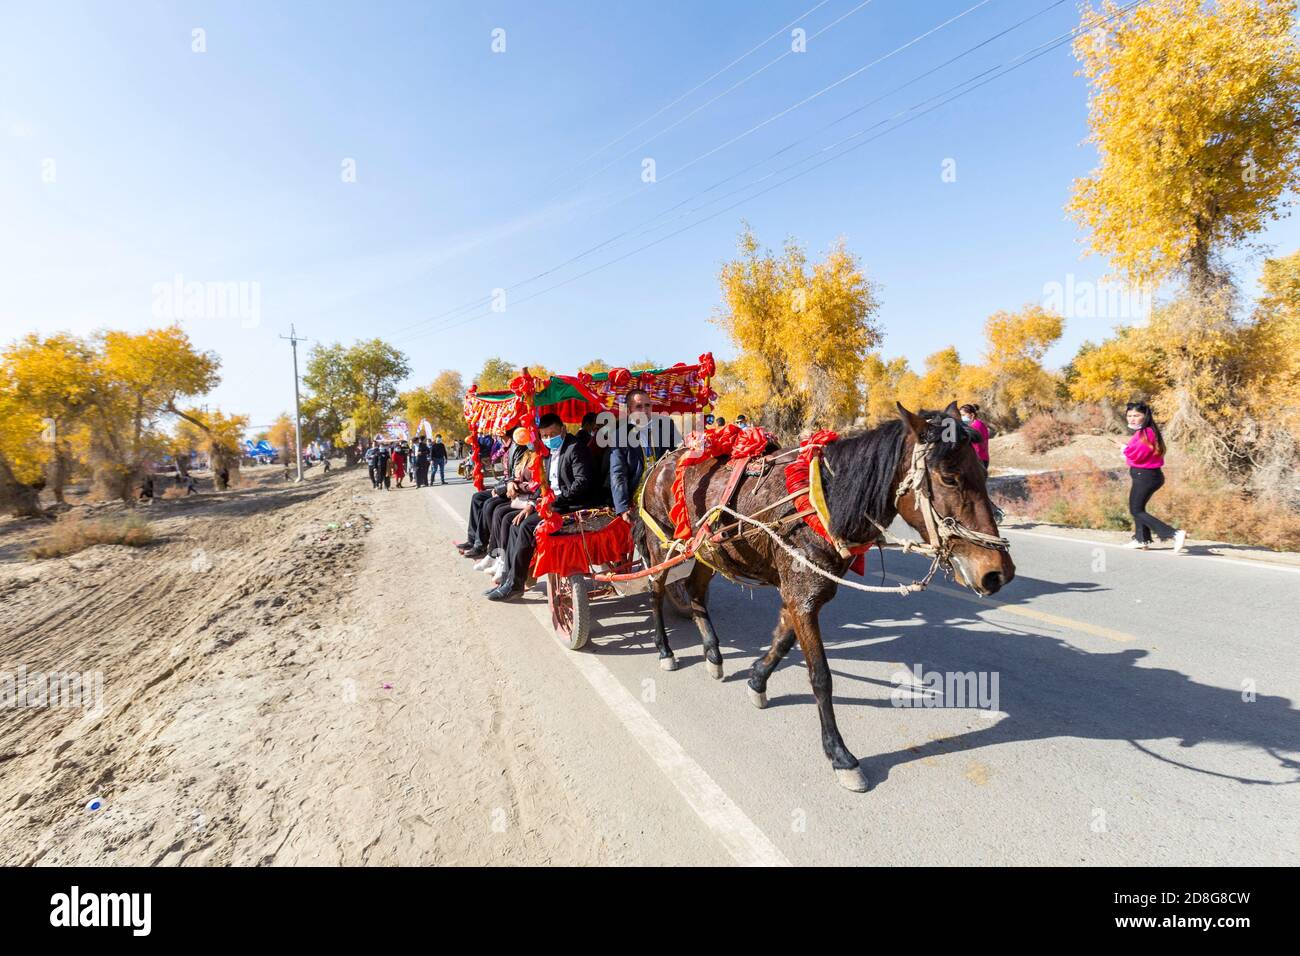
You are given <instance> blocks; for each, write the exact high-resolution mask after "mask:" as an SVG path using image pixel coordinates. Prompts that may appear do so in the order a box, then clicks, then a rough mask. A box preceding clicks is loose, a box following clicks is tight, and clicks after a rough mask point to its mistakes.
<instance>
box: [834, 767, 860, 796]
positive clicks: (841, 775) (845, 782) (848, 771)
mask: <svg viewBox="0 0 1300 956" xmlns="http://www.w3.org/2000/svg"><path fill="white" fill-rule="evenodd" d="M835 779H836V780H837V781H839V784H840V786H841V787H843V788H844V789H845V790H852V791H853V792H854V793H866V792H867V775H866V774H865V773H864V772H863V770H862V765H861V764H858V765H857V766H856V767H845V768H844V769H842V770H841V769H838V768H837V769H836V771H835Z"/></svg>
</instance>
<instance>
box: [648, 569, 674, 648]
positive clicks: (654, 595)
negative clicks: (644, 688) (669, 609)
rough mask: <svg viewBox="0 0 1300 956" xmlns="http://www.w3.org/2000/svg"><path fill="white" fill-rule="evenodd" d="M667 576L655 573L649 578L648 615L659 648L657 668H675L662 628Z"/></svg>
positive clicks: (666, 632)
mask: <svg viewBox="0 0 1300 956" xmlns="http://www.w3.org/2000/svg"><path fill="white" fill-rule="evenodd" d="M666 579H667V576H666V575H664V574H658V575H655V576H654V577H652V578H651V579H650V616H651V617H652V618H653V619H654V625H655V647H657V648H659V669H660V670H665V671H675V670H677V658H675V657H673V649H672V648H671V647H669V646H668V631H667V630H666V629H665V628H664V582H665V581H666Z"/></svg>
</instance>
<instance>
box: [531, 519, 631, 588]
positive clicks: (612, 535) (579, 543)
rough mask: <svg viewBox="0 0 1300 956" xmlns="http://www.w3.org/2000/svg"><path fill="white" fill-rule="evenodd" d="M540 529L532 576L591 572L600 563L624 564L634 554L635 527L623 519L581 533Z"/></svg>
mask: <svg viewBox="0 0 1300 956" xmlns="http://www.w3.org/2000/svg"><path fill="white" fill-rule="evenodd" d="M556 517H557V518H558V515H557V516H556ZM557 526H558V521H557ZM537 531H538V533H537V550H536V552H535V554H534V557H533V576H534V577H538V578H540V577H542V575H545V574H559V575H569V574H588V573H590V571H591V569H592V567H594V566H595V565H597V564H622V563H624V562H626V561H627V560H628V557H629V556H630V555H631V554H632V528H631V526H630V525H629V524H628V523H627V522H626V521H624V520H623V519H622V518H615V519H614V520H613V521H611V522H610V523H609V524H607V525H606V526H605V527H603V528H601V529H600V530H599V531H587V532H584V533H582V534H553V533H549V532H548V533H546V534H543V533H542V530H541V528H540V527H539V528H538V529H537Z"/></svg>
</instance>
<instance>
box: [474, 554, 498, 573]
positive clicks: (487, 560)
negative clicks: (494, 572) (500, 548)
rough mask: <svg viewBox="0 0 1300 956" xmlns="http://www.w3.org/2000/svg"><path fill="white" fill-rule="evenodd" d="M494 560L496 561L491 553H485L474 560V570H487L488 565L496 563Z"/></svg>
mask: <svg viewBox="0 0 1300 956" xmlns="http://www.w3.org/2000/svg"><path fill="white" fill-rule="evenodd" d="M496 562H497V559H496V558H494V557H493V556H492V555H490V554H489V555H487V556H486V557H484V558H482V559H480V560H479V561H477V562H475V564H474V570H475V571H486V570H488V569H489V568H490V567H492V565H494V564H496Z"/></svg>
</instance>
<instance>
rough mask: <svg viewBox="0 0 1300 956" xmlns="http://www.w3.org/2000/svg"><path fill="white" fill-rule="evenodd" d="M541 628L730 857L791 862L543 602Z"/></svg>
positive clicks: (538, 613)
mask: <svg viewBox="0 0 1300 956" xmlns="http://www.w3.org/2000/svg"><path fill="white" fill-rule="evenodd" d="M434 497H435V498H436V499H437V501H438V504H439V505H441V506H442V508H443V510H444V511H446V512H447V514H448V515H449V516H450V517H451V518H452V520H454V521H455V522H456V524H457V526H458V527H461V528H463V527H464V526H465V524H466V522H467V520H468V519H467V518H466V516H465V515H462V514H461V513H460V512H458V511H457V510H456V509H455V508H454V507H452V505H451V504H450V503H449V502H448V501H447V500H446V499H445V498H443V497H442V496H441V495H435V496H434ZM529 610H530V611H531V612H532V614H533V617H534V618H535V619H536V620H537V622H538V624H539V625H540V626H541V628H542V630H544V631H545V632H546V636H547V638H548V640H547V644H548V645H549V646H551V647H553V648H555V650H557V651H559V652H560V653H561V654H562V655H563V656H564V658H565V659H566V660H567V661H569V663H571V664H572V665H573V666H574V667H576V668H577V669H578V673H580V674H581V675H582V676H583V677H585V678H586V679H587V683H589V684H590V685H591V686H592V688H593V689H594V690H595V691H596V694H597V696H599V697H600V699H601V700H602V701H604V702H605V705H606V706H607V707H608V708H609V709H610V710H611V711H612V712H613V714H614V716H615V717H617V718H618V721H619V723H621V724H622V725H623V727H624V729H625V730H627V732H628V733H629V734H631V735H632V739H633V740H635V741H636V742H637V743H638V744H640V745H641V748H642V749H643V750H644V751H645V752H646V753H647V754H649V755H650V758H651V759H652V760H653V761H654V762H655V764H656V765H657V766H658V767H659V769H660V770H662V771H663V773H664V776H666V777H667V778H668V779H669V781H670V782H671V783H672V785H673V786H674V787H676V788H677V792H678V793H680V794H681V795H682V797H683V798H684V799H685V800H686V803H687V805H688V806H689V807H690V808H691V809H692V810H693V811H694V812H695V815H696V816H697V817H699V818H700V820H701V821H702V822H703V823H704V825H705V826H707V827H708V828H709V829H710V830H712V831H713V833H714V834H716V835H717V837H718V839H719V840H720V841H721V843H722V845H723V847H724V848H725V849H726V851H727V852H728V853H729V854H731V858H732V859H733V860H735V861H736V862H737V863H739V864H741V865H742V866H789V865H790V861H789V860H788V859H786V856H785V854H784V853H782V852H781V851H780V849H778V848H777V846H776V844H775V843H773V842H772V841H771V840H770V839H768V837H767V834H765V833H764V832H763V831H762V830H760V829H759V828H758V825H757V824H755V823H754V821H753V820H751V819H750V818H749V816H748V815H747V814H746V813H745V811H744V810H742V809H740V807H739V806H737V804H736V802H735V801H734V800H732V799H731V798H730V797H729V796H727V794H726V792H725V791H724V790H723V789H722V788H721V787H720V786H718V784H717V783H716V782H715V781H714V779H713V778H712V777H710V776H709V774H708V773H707V771H705V769H704V768H703V767H701V766H700V765H699V764H698V763H696V762H695V761H694V760H693V759H692V758H691V757H690V755H689V754H687V753H686V751H685V750H683V749H682V746H681V744H679V743H678V742H677V740H676V739H675V738H674V737H673V735H672V734H670V733H669V732H668V731H667V730H665V729H664V727H663V725H662V724H660V723H659V721H657V720H655V719H654V717H652V716H651V715H650V712H649V711H648V710H646V709H645V707H644V705H642V703H641V702H640V701H639V700H637V699H636V697H634V696H633V695H632V693H631V692H630V691H628V689H627V688H626V687H624V686H623V685H622V684H621V683H620V682H619V680H618V678H617V677H615V676H614V675H613V673H612V672H611V671H610V669H609V668H608V667H606V666H605V665H604V663H603V662H602V661H601V660H600V658H599V657H597V656H595V655H594V654H584V653H582V652H574V651H569V650H566V649H565V648H563V647H562V646H561V645H560V644H559V643H558V642H557V641H556V640H555V632H554V630H553V629H552V627H551V616H550V612H549V611H548V610H547V609H546V608H545V607H542V606H539V605H533V606H531V607H530V608H529Z"/></svg>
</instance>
